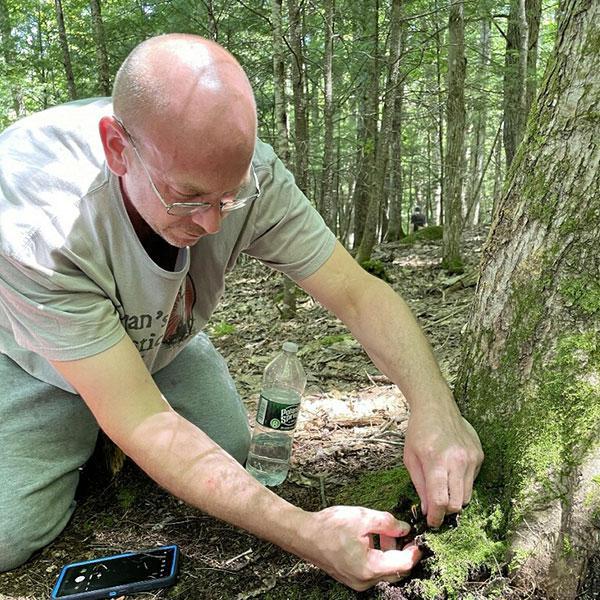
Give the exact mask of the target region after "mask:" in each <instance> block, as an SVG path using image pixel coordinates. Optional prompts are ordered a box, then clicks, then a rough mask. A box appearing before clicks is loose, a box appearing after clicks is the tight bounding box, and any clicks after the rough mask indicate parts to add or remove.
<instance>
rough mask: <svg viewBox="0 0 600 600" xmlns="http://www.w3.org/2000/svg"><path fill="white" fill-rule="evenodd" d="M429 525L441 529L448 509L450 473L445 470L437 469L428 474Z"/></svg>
mask: <svg viewBox="0 0 600 600" xmlns="http://www.w3.org/2000/svg"><path fill="white" fill-rule="evenodd" d="M426 483H427V496H426V497H427V506H428V509H427V513H425V514H427V524H428V525H429V526H430V527H439V526H440V525H441V524H442V522H443V520H444V516H445V515H446V511H447V508H448V499H449V493H448V473H447V471H446V470H445V469H441V468H436V469H432V470H431V471H430V472H429V473H427V477H426Z"/></svg>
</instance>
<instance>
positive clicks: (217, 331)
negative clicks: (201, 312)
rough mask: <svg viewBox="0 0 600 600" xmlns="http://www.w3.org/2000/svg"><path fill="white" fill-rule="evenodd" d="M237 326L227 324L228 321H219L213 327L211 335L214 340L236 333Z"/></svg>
mask: <svg viewBox="0 0 600 600" xmlns="http://www.w3.org/2000/svg"><path fill="white" fill-rule="evenodd" d="M235 330H236V329H235V325H232V324H231V323H227V322H226V321H219V322H218V323H215V324H214V325H213V326H212V329H211V335H212V337H214V338H219V337H223V336H226V335H231V334H232V333H235Z"/></svg>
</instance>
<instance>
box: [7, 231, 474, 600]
mask: <svg viewBox="0 0 600 600" xmlns="http://www.w3.org/2000/svg"><path fill="white" fill-rule="evenodd" d="M485 234H486V232H485V230H483V229H479V230H474V231H471V232H468V233H467V234H466V238H465V259H466V262H467V267H468V270H473V271H475V269H476V267H477V264H478V262H479V255H480V250H481V245H482V242H483V241H484V237H485ZM440 251H441V241H439V240H438V241H417V242H416V243H414V244H412V245H408V244H401V243H394V244H384V245H380V246H378V247H377V248H376V249H375V251H374V254H373V258H374V259H378V260H380V261H381V262H382V263H383V265H384V267H385V269H386V272H387V275H388V277H389V279H390V283H391V285H392V286H393V287H394V289H396V290H397V291H398V292H400V293H401V294H402V296H403V297H404V298H405V299H406V301H407V302H408V304H409V305H410V306H411V308H412V310H413V312H414V313H415V314H416V315H417V318H418V319H419V321H420V323H421V325H422V327H423V329H424V331H425V332H426V334H427V336H428V337H429V339H430V341H431V343H432V346H433V348H434V351H435V353H436V355H437V357H438V360H439V363H440V365H441V368H442V371H443V373H444V375H445V376H446V377H447V379H448V380H449V381H450V383H452V381H453V379H454V377H455V375H456V371H457V368H458V366H459V362H460V347H459V340H460V335H461V330H462V329H463V326H464V325H465V323H466V322H467V321H468V319H469V307H470V304H471V301H472V298H473V293H474V286H473V285H471V286H467V287H464V286H463V285H462V284H461V281H459V280H458V278H456V277H449V276H448V275H447V274H445V273H444V271H442V270H441V269H440V267H439V257H440ZM471 282H472V283H474V279H471ZM281 291H282V277H281V276H280V275H278V274H276V273H274V272H272V271H269V270H268V269H266V268H264V267H263V266H262V265H260V264H259V263H257V262H256V261H243V262H242V264H240V265H238V267H237V268H236V269H235V270H234V272H233V273H231V274H230V275H229V277H228V286H227V291H226V296H225V297H224V299H223V302H222V304H221V305H220V307H219V310H218V312H217V313H216V314H215V315H214V317H213V319H212V321H211V323H210V324H209V328H208V329H209V333H210V334H211V337H212V339H213V341H214V343H215V345H216V346H217V348H218V349H219V350H220V352H221V353H222V354H223V355H224V357H225V358H226V360H227V362H228V364H229V368H230V371H231V373H232V376H233V378H234V379H235V381H236V383H237V385H238V389H239V392H240V394H241V396H242V398H243V400H244V402H245V403H246V405H247V407H248V412H249V414H250V415H252V416H253V415H254V413H255V408H256V401H257V397H258V392H259V388H260V381H261V374H262V370H263V368H264V366H265V365H266V363H267V362H268V361H269V360H270V359H271V357H272V356H273V355H274V354H275V353H276V352H277V351H278V350H279V348H280V346H281V344H282V342H283V341H286V340H293V341H295V342H297V343H298V344H299V346H300V348H301V351H300V357H301V359H302V361H303V364H304V366H305V368H306V370H307V373H308V385H307V391H306V396H305V398H304V400H303V408H302V412H301V417H300V420H299V425H298V428H297V431H296V435H295V440H294V456H293V465H292V470H291V472H290V475H289V477H288V479H287V480H286V482H284V484H282V485H281V486H279V487H277V488H274V489H275V491H276V493H278V494H279V495H281V496H282V497H284V498H286V499H287V500H289V501H291V502H293V503H295V504H297V505H299V506H301V507H303V508H305V509H307V510H319V509H320V508H323V507H325V506H329V505H331V504H334V503H335V498H336V496H337V494H338V493H339V491H340V490H341V489H343V488H344V487H345V486H349V485H352V483H353V482H354V481H356V480H357V479H358V478H359V477H360V476H361V474H364V473H366V472H372V471H375V470H378V469H384V468H388V467H392V466H396V465H399V464H401V462H402V446H403V432H404V431H405V428H406V424H407V419H408V412H407V407H406V404H405V401H404V399H403V398H402V396H401V394H400V393H399V391H398V389H397V388H396V387H395V386H394V385H392V384H391V382H390V381H389V380H387V378H386V377H385V376H383V375H382V374H381V373H380V372H379V371H378V370H377V369H376V368H375V367H374V366H373V365H372V363H371V362H370V361H369V359H368V357H367V356H366V354H365V353H364V351H363V350H362V349H361V347H360V345H359V344H358V343H357V342H356V341H355V340H354V339H353V338H352V337H351V336H350V335H349V334H348V332H347V330H346V329H345V328H344V327H343V326H342V325H341V323H340V322H339V321H338V320H336V319H335V318H334V317H332V316H331V315H329V314H328V313H327V312H326V311H325V310H324V309H322V308H321V307H320V306H319V305H317V304H315V303H314V302H313V301H312V299H310V298H309V297H308V296H306V295H301V296H300V297H299V299H298V310H297V316H296V318H295V319H293V320H291V321H284V320H282V319H281V316H280V312H281V304H280V300H279V299H280V298H281ZM373 310H377V299H376V298H373ZM86 481H87V484H86V485H85V486H84V489H83V490H82V492H81V493H80V498H79V506H78V508H77V510H76V512H75V515H74V517H73V519H72V520H71V522H70V523H69V525H68V526H67V528H66V529H65V531H64V532H63V533H62V534H61V535H60V536H59V538H58V539H57V540H56V541H55V542H54V543H53V544H51V545H50V546H48V547H47V548H45V549H44V550H42V551H41V552H40V553H38V554H37V555H36V556H35V557H34V558H33V559H32V560H31V561H29V562H28V563H27V564H26V565H24V566H23V567H21V568H19V569H17V570H15V571H12V572H11V573H5V574H0V600H42V599H46V598H48V597H49V596H50V593H51V590H52V587H53V585H54V582H55V580H56V578H57V575H58V573H59V570H60V567H61V565H63V564H65V563H69V562H75V561H80V560H86V559H90V558H96V557H100V556H105V555H108V554H113V553H118V552H121V551H125V550H133V549H144V548H150V547H153V546H156V545H162V544H172V543H176V544H178V545H179V546H180V548H181V552H182V561H181V569H180V577H179V582H178V584H177V585H176V586H175V587H173V588H170V589H168V590H163V591H159V592H152V593H150V592H147V593H145V594H140V595H139V597H140V598H143V597H146V598H177V599H181V600H188V599H189V600H200V599H211V600H213V599H214V600H220V599H225V600H230V599H231V600H245V599H247V598H266V599H268V598H272V599H282V600H283V599H288V598H298V599H305V598H307V599H308V598H314V599H320V598H336V599H346V598H359V599H384V598H405V596H404V595H403V594H402V592H401V590H402V584H399V585H397V586H392V585H389V584H380V585H379V586H377V587H376V588H374V589H372V590H370V591H368V592H363V593H360V594H359V593H354V592H352V591H350V590H348V588H346V587H344V586H342V585H340V584H338V583H336V582H334V581H333V580H332V579H331V578H329V577H328V576H327V575H325V574H324V573H323V572H321V571H319V570H318V569H317V568H316V567H313V566H311V565H309V564H307V563H305V562H304V561H301V560H299V559H298V558H297V557H295V556H292V555H290V554H287V553H286V552H284V551H282V550H281V549H279V548H277V547H275V546H273V545H271V544H269V543H267V542H264V541H262V540H258V539H257V538H255V537H254V536H252V535H250V534H248V533H246V532H244V531H241V530H239V529H236V528H234V527H232V526H230V525H228V524H226V523H223V522H221V521H218V520H216V519H213V518H211V517H209V516H207V515H205V514H203V513H201V512H199V511H197V510H195V509H193V508H190V507H189V506H187V505H186V504H184V503H183V502H181V501H179V500H177V499H176V498H174V497H172V496H171V495H169V494H168V493H166V492H165V491H163V490H161V489H160V488H159V487H158V486H156V484H154V482H152V481H151V480H150V479H148V478H147V477H146V476H145V475H144V474H143V473H142V472H141V471H140V470H139V469H137V468H136V467H135V465H133V464H132V463H131V462H127V463H126V464H125V467H124V469H123V470H122V471H121V473H120V474H119V475H118V476H117V477H116V478H113V479H110V478H108V477H107V476H106V475H103V474H102V473H98V474H97V477H91V478H90V477H87V478H86ZM478 597H479V596H478Z"/></svg>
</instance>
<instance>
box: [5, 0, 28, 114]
mask: <svg viewBox="0 0 600 600" xmlns="http://www.w3.org/2000/svg"><path fill="white" fill-rule="evenodd" d="M0 37H1V40H2V58H3V59H4V64H5V73H6V74H7V75H8V85H9V87H10V95H11V98H12V108H13V111H14V118H19V117H20V116H21V115H22V114H23V113H24V111H25V108H24V106H23V93H22V92H21V85H20V83H19V79H20V78H19V77H18V76H17V74H16V73H15V70H16V69H15V62H16V50H15V40H14V38H13V34H12V21H11V18H10V11H9V9H8V5H7V3H6V0H0ZM4 125H7V123H4Z"/></svg>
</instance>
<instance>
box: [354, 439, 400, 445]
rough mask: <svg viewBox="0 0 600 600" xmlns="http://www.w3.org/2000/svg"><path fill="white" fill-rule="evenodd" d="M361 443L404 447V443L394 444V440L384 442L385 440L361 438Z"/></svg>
mask: <svg viewBox="0 0 600 600" xmlns="http://www.w3.org/2000/svg"><path fill="white" fill-rule="evenodd" d="M360 441H362V442H383V443H384V444H390V445H391V446H402V447H403V446H404V441H402V442H395V441H394V440H386V439H385V438H376V437H373V438H361V440H360Z"/></svg>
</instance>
